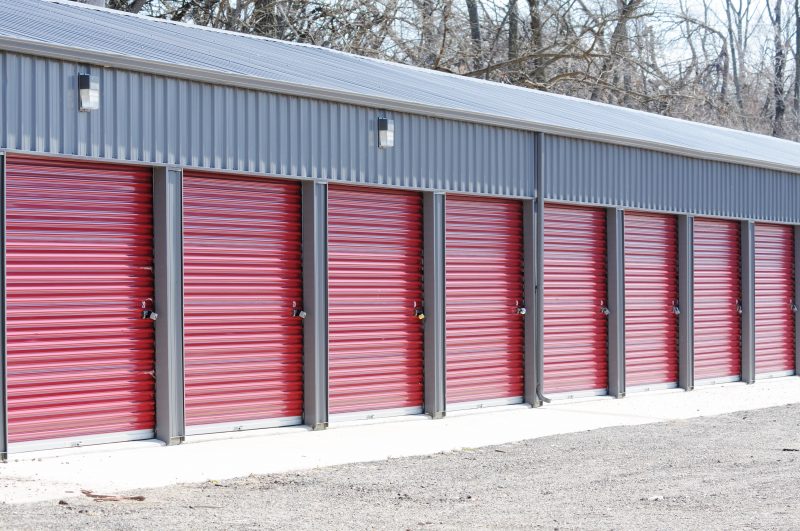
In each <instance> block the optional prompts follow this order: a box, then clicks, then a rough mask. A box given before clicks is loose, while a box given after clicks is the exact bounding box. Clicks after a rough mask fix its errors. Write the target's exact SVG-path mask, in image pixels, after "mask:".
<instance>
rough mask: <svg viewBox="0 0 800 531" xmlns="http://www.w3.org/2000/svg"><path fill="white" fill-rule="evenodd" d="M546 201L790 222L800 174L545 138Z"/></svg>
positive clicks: (799, 215)
mask: <svg viewBox="0 0 800 531" xmlns="http://www.w3.org/2000/svg"><path fill="white" fill-rule="evenodd" d="M542 157H543V159H544V165H545V171H544V176H545V182H544V195H545V199H550V200H553V201H566V202H570V203H587V204H595V205H602V206H614V207H620V208H631V209H638V210H655V211H661V212H674V213H687V214H697V215H706V216H720V217H729V218H742V219H748V218H751V219H763V220H772V221H780V222H788V223H797V222H798V221H800V209H798V208H797V205H798V204H800V177H798V176H797V175H794V174H790V173H786V172H779V171H773V170H764V169H759V168H753V167H749V166H740V165H736V164H728V163H724V162H715V161H708V160H700V159H694V158H689V157H682V156H680V155H672V154H669V153H662V152H658V151H649V150H646V149H639V148H633V147H625V146H615V145H612V144H605V143H601V142H592V141H589V140H578V139H573V138H564V137H559V136H553V135H545V137H544V148H543V154H542Z"/></svg>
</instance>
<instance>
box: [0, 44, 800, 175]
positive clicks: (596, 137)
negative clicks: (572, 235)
mask: <svg viewBox="0 0 800 531" xmlns="http://www.w3.org/2000/svg"><path fill="white" fill-rule="evenodd" d="M0 50H3V51H8V52H14V53H21V54H24V55H33V56H37V57H43V58H51V59H60V60H65V61H72V62H76V63H84V64H91V65H98V66H103V67H113V68H121V69H124V70H131V71H136V72H140V73H145V74H153V75H160V76H163V77H171V78H178V79H184V80H190V81H197V82H201V83H210V84H215V85H224V86H231V87H238V88H245V89H250V90H260V91H265V92H272V93H278V94H285V95H289V96H296V97H303V98H311V99H317V100H322V101H330V102H335V103H343V104H348V105H356V106H361V107H375V108H379V109H384V110H390V111H396V112H406V113H410V114H417V115H423V116H430V117H436V118H442V119H448V120H456V121H460V122H468V123H477V124H482V125H490V126H495V127H503V128H508V129H517V130H522V131H528V132H536V133H544V134H550V135H554V136H563V137H568V138H573V139H577V140H589V141H594V142H602V143H606V144H613V145H617V146H623V147H632V148H640V149H647V150H650V151H658V152H661V153H668V154H672V155H681V156H685V157H690V158H695V159H701V160H709V161H716V162H727V163H732V164H739V165H743V166H750V167H755V168H763V169H770V170H775V171H783V172H788V173H793V174H800V167H797V166H792V165H788V164H780V163H775V162H769V161H764V160H759V159H752V158H749V157H739V156H731V155H726V154H722V153H713V152H708V151H703V150H699V149H691V148H684V147H680V146H675V145H672V144H665V143H660V142H651V141H646V140H636V139H631V138H626V137H623V136H618V135H610V134H602V133H592V132H587V131H582V130H580V129H574V128H569V127H557V126H552V125H547V124H542V123H538V122H532V121H528V120H521V119H515V118H510V117H506V116H498V115H493V114H486V113H481V112H476V111H467V110H461V109H447V108H443V107H437V106H435V105H425V104H421V103H414V102H408V101H403V100H397V99H392V98H383V97H378V96H369V95H363V94H353V93H350V92H346V91H340V90H335V89H328V88H320V87H310V86H306V85H300V84H297V83H289V82H285V81H274V80H269V79H264V78H260V77H254V76H247V75H242V74H234V73H229V72H219V71H216V70H210V69H205V68H198V67H190V66H185V65H175V64H172V63H167V62H162V61H153V60H149V59H141V58H138V57H133V56H128V55H121V54H114V53H109V52H100V51H96V50H84V49H80V48H73V47H69V46H62V45H58V44H51V43H47V42H42V41H35V40H29V39H20V38H14V37H8V36H0Z"/></svg>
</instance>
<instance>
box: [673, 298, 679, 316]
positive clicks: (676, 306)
mask: <svg viewBox="0 0 800 531" xmlns="http://www.w3.org/2000/svg"><path fill="white" fill-rule="evenodd" d="M672 313H674V314H675V315H680V314H681V307H680V306H678V301H674V302H673V303H672Z"/></svg>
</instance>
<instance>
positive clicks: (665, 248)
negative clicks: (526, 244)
mask: <svg viewBox="0 0 800 531" xmlns="http://www.w3.org/2000/svg"><path fill="white" fill-rule="evenodd" d="M677 238H678V230H677V221H676V219H675V217H674V216H663V215H659V214H644V213H639V212H626V213H625V384H626V386H628V387H635V386H640V385H653V384H672V383H675V382H677V380H678V316H677V315H676V314H675V311H674V308H675V307H676V304H677V302H678V243H677Z"/></svg>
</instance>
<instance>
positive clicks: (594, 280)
mask: <svg viewBox="0 0 800 531" xmlns="http://www.w3.org/2000/svg"><path fill="white" fill-rule="evenodd" d="M606 254H607V251H606V212H605V211H604V210H602V209H596V208H578V207H572V206H563V205H551V204H545V209H544V390H545V392H546V393H566V392H570V393H571V392H576V391H584V392H595V393H601V392H604V391H606V390H607V388H608V345H607V336H608V323H607V319H606V317H605V316H604V315H603V313H602V311H601V310H602V307H603V306H604V305H605V304H607V299H606V297H607V290H606Z"/></svg>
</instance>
